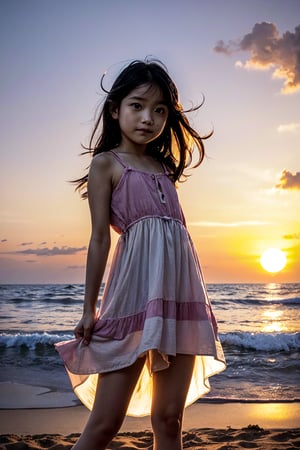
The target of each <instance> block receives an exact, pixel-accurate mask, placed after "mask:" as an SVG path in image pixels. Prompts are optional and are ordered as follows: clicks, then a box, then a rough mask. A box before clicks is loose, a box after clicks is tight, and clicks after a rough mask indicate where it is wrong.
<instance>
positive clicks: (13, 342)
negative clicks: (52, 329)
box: [0, 332, 74, 350]
mask: <svg viewBox="0 0 300 450" xmlns="http://www.w3.org/2000/svg"><path fill="white" fill-rule="evenodd" d="M73 338H74V335H73V334H50V333H46V332H44V333H24V334H23V333H16V334H6V333H2V334H0V347H2V348H3V347H4V348H12V347H14V348H18V347H19V348H21V347H26V348H28V349H30V350H35V349H36V348H38V347H43V346H47V347H48V346H53V345H54V344H56V343H57V342H60V341H68V340H70V339H73Z"/></svg>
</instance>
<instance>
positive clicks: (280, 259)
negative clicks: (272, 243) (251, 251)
mask: <svg viewBox="0 0 300 450" xmlns="http://www.w3.org/2000/svg"><path fill="white" fill-rule="evenodd" d="M260 263H261V265H262V267H263V268H264V269H265V270H266V271H267V272H272V273H275V272H280V271H281V270H282V269H283V268H284V267H285V265H286V255H285V253H284V252H283V251H282V250H279V248H269V249H268V250H265V251H264V252H263V254H262V255H261V258H260Z"/></svg>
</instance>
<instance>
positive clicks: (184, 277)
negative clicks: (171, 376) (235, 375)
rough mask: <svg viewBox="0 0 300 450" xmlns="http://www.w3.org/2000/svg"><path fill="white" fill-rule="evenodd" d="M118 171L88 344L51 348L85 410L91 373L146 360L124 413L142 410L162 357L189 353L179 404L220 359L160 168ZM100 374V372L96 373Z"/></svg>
mask: <svg viewBox="0 0 300 450" xmlns="http://www.w3.org/2000/svg"><path fill="white" fill-rule="evenodd" d="M110 153H111V154H112V155H113V156H114V157H115V158H116V159H117V160H118V161H119V163H120V164H121V165H122V166H123V169H124V170H123V174H122V177H121V179H120V181H119V183H118V185H117V186H116V188H115V189H114V190H113V192H112V199H111V212H110V220H111V226H112V227H113V229H114V230H116V231H117V232H118V233H119V234H120V237H119V240H118V242H117V245H116V249H115V252H114V256H113V261H112V264H111V268H110V272H109V275H108V279H107V282H106V284H105V289H104V293H103V299H102V301H101V305H100V308H99V311H98V319H97V322H96V324H95V327H94V329H93V333H92V337H91V341H90V344H89V345H88V346H85V345H83V339H82V338H79V339H73V340H71V341H64V342H60V343H58V344H56V349H57V351H58V352H59V354H60V356H61V357H62V359H63V361H64V363H65V366H66V369H67V372H68V374H69V377H70V380H71V383H72V386H73V389H74V392H75V394H76V395H77V396H78V397H79V398H80V400H81V401H82V403H83V404H85V405H86V406H87V407H88V408H89V409H92V406H93V402H94V397H95V390H96V386H97V381H98V376H99V374H101V373H106V372H111V371H115V370H118V369H122V368H125V367H128V366H130V365H132V364H133V363H134V362H135V361H136V360H137V359H138V358H140V357H142V356H145V357H146V363H145V365H144V368H143V370H142V373H141V375H140V378H139V380H138V382H137V385H136V388H135V391H134V393H133V395H132V398H131V402H130V404H129V407H128V410H127V414H128V415H133V416H143V415H147V414H149V413H150V408H151V394H152V380H151V375H152V373H153V372H156V371H159V370H164V369H166V368H168V367H169V365H170V362H169V356H175V355H176V354H179V353H180V354H187V355H196V359H195V366H194V371H193V376H192V380H191V384H190V388H189V392H188V395H187V400H186V406H187V405H189V404H191V403H193V402H194V401H195V400H197V399H198V398H200V397H202V396H203V395H204V394H206V393H208V392H209V390H210V384H209V377H210V376H212V375H215V374H217V373H219V372H221V371H222V370H224V369H225V359H224V354H223V350H222V346H221V343H220V340H219V338H218V331H217V322H216V320H215V317H214V314H213V311H212V308H211V304H210V301H209V298H208V296H207V292H206V287H205V283H204V280H203V275H202V271H201V268H200V264H199V260H198V257H197V254H196V251H195V248H194V245H193V242H192V240H191V237H190V235H189V233H188V231H187V228H186V224H185V219H184V216H183V213H182V209H181V206H180V203H179V200H178V196H177V191H176V188H175V186H174V183H173V182H172V181H171V179H170V177H169V176H168V171H167V170H166V169H165V168H164V171H163V172H161V173H149V172H146V171H141V170H137V169H134V168H132V167H130V166H128V165H127V164H126V163H125V162H124V160H122V159H121V156H120V154H118V153H116V152H113V151H111V152H110ZM100 376H101V375H100Z"/></svg>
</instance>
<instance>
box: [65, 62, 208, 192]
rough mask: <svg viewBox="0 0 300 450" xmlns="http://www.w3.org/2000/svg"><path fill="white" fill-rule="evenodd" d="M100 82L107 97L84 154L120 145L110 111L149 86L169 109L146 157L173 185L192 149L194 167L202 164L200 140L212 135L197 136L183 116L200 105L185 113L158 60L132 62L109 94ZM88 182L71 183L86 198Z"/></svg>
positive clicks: (165, 70) (178, 177)
mask: <svg viewBox="0 0 300 450" xmlns="http://www.w3.org/2000/svg"><path fill="white" fill-rule="evenodd" d="M103 79H104V75H103V76H102V79H101V88H102V89H103V91H104V92H106V94H107V96H106V98H105V100H104V104H103V107H102V109H101V111H100V114H99V116H98V118H97V120H96V123H95V126H94V129H93V131H92V134H91V137H90V141H89V145H88V146H87V147H84V148H85V150H86V151H85V152H84V153H83V154H86V153H89V154H91V155H92V156H95V155H97V154H98V153H102V152H108V151H110V150H112V149H114V148H116V147H118V146H119V145H120V143H121V130H120V127H119V121H118V120H117V119H114V118H113V117H112V115H111V110H112V108H118V107H119V106H120V104H121V102H122V100H123V99H124V98H125V97H126V96H127V95H128V94H129V93H130V92H131V91H132V90H133V89H136V88H138V87H139V86H142V85H144V84H149V85H150V86H152V85H155V86H158V88H159V89H160V90H161V92H162V94H163V96H164V101H165V102H166V105H167V107H168V119H167V122H166V125H165V128H164V130H163V132H162V133H161V135H160V136H159V137H157V138H156V139H155V140H154V141H152V142H150V143H149V144H147V147H146V152H147V154H148V155H151V156H152V157H153V158H154V159H156V160H157V161H159V162H161V163H163V164H165V165H166V166H167V167H168V170H169V172H170V177H171V179H172V180H173V181H174V182H176V181H177V180H179V179H180V178H181V177H182V175H184V173H183V172H184V170H185V169H186V168H187V167H188V166H189V165H190V164H191V161H192V153H193V150H194V148H195V147H196V148H197V149H198V160H197V162H196V163H195V164H194V166H193V167H198V166H199V165H200V164H201V162H202V161H203V158H204V156H205V150H204V144H203V140H204V139H207V138H209V137H210V136H211V135H212V132H211V133H209V134H208V135H206V136H200V135H199V134H198V133H197V131H195V130H194V129H193V128H192V127H191V125H190V124H189V121H188V119H187V117H186V113H188V112H191V111H195V110H197V109H199V108H200V107H201V106H202V104H203V102H202V103H201V104H200V105H199V106H196V107H194V108H191V109H189V110H188V111H184V110H183V109H182V106H181V104H180V102H179V97H178V90H177V88H176V86H175V84H174V82H173V81H172V79H171V78H170V76H169V74H168V72H167V69H166V67H165V66H164V65H163V64H162V63H161V62H160V61H157V60H151V61H150V62H147V61H139V60H135V61H133V62H131V63H130V64H129V65H128V66H127V67H126V68H125V69H124V70H123V71H122V72H121V73H120V74H119V75H118V77H117V78H116V80H115V82H114V83H113V85H112V88H111V90H110V91H109V92H108V91H106V90H105V89H104V87H103ZM87 179H88V174H86V175H85V176H83V177H82V178H79V179H77V180H74V181H73V183H75V184H76V185H77V186H76V190H79V191H81V192H82V197H83V198H86V197H87V192H86V186H87Z"/></svg>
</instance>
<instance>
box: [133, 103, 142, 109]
mask: <svg viewBox="0 0 300 450" xmlns="http://www.w3.org/2000/svg"><path fill="white" fill-rule="evenodd" d="M131 106H132V107H133V109H141V107H142V106H141V105H140V103H132V104H131Z"/></svg>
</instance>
